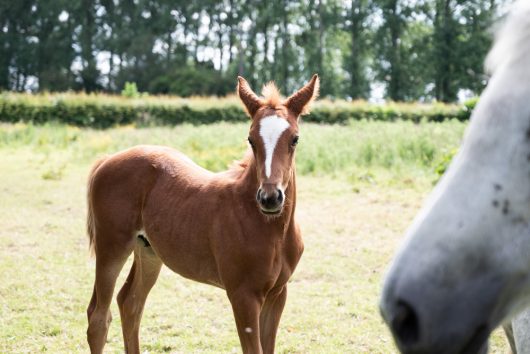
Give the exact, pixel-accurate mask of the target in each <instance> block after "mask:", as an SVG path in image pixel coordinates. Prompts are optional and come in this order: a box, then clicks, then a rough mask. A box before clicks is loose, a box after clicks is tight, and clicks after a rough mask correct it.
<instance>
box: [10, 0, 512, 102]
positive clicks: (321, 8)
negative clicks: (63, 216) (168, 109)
mask: <svg viewBox="0 0 530 354" xmlns="http://www.w3.org/2000/svg"><path fill="white" fill-rule="evenodd" d="M506 2H509V0H505V1H503V0H487V1H486V0H466V1H464V0H302V1H294V0H274V1H261V0H194V1H182V0H177V1H171V0H25V1H8V0H0V90H13V91H27V90H32V91H43V90H46V91H64V90H83V91H86V92H93V91H105V92H119V91H120V90H121V89H122V88H123V86H124V84H125V83H126V82H135V83H136V84H137V86H138V88H139V90H140V91H146V92H149V93H153V94H176V95H180V96H190V95H225V94H227V93H231V92H233V91H234V87H235V76H236V75H243V76H245V77H246V78H247V79H248V81H249V82H250V84H251V85H252V86H253V87H255V88H258V86H261V85H262V84H264V83H265V82H267V81H270V80H275V81H276V82H277V83H278V85H279V87H280V88H281V89H282V91H283V92H284V93H289V92H290V91H292V90H294V89H295V88H297V87H299V86H300V85H301V84H303V83H304V81H305V80H307V79H309V78H310V77H311V75H312V74H313V73H319V75H320V76H321V78H322V87H321V94H322V95H323V96H329V97H336V98H351V99H358V98H368V97H370V96H373V94H374V92H376V91H377V90H379V91H381V92H383V95H384V97H385V98H387V99H391V100H396V101H401V100H403V101H409V100H418V99H419V100H432V99H436V100H439V101H445V102H452V101H455V100H457V98H458V94H459V93H460V92H468V93H469V94H477V93H479V92H480V91H481V90H482V88H483V87H484V85H485V83H486V80H487V78H486V77H485V75H484V73H483V60H484V57H485V55H486V53H487V51H488V48H489V46H490V44H491V38H492V31H491V27H492V24H493V23H494V21H495V20H496V19H498V17H499V16H500V11H499V8H500V7H502V8H504V5H505V4H506Z"/></svg>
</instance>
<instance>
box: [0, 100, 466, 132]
mask: <svg viewBox="0 0 530 354" xmlns="http://www.w3.org/2000/svg"><path fill="white" fill-rule="evenodd" d="M475 102H476V100H473V101H469V103H468V104H464V105H450V104H441V103H434V104H418V103H415V104H412V103H392V102H391V103H387V104H384V105H379V104H372V103H367V102H364V101H354V102H347V101H344V100H337V101H330V100H322V101H319V102H317V103H316V104H315V106H314V108H313V110H312V112H311V114H310V115H308V116H305V117H304V118H303V119H304V121H307V122H315V123H327V124H334V123H347V122H348V121H349V120H362V119H366V120H382V121H395V120H412V121H414V122H419V121H422V120H427V121H437V122H440V121H443V120H447V119H458V120H466V119H468V118H469V116H470V113H471V110H472V109H473V107H474V104H475ZM247 119H248V118H247V117H246V115H245V113H244V111H243V109H242V106H241V104H240V103H239V101H238V100H237V98H236V97H227V98H216V97H197V98H189V99H184V98H179V97H164V96H160V97H159V96H152V97H150V96H149V97H139V98H134V99H131V98H125V97H120V96H110V95H102V94H97V95H85V94H74V93H64V94H40V95H32V94H16V93H3V94H0V122H10V123H15V122H32V123H35V124H43V123H46V122H61V123H66V124H70V125H75V126H81V127H94V128H107V127H111V126H115V125H122V124H135V125H175V124H181V123H192V124H205V123H212V122H217V121H227V122H238V121H246V120H247Z"/></svg>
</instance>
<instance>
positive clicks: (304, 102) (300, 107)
mask: <svg viewBox="0 0 530 354" xmlns="http://www.w3.org/2000/svg"><path fill="white" fill-rule="evenodd" d="M319 89H320V79H319V78H318V75H317V74H315V75H313V77H312V78H311V80H310V81H309V82H308V83H307V84H306V85H305V86H304V87H302V88H301V89H300V90H298V91H296V92H295V93H293V94H292V95H291V96H290V97H289V98H288V99H287V100H285V102H284V105H285V106H286V107H287V108H288V109H289V110H290V111H291V112H293V113H294V114H295V115H297V116H299V115H302V114H307V113H309V106H310V105H311V102H313V101H314V100H315V99H316V98H317V97H318V91H319Z"/></svg>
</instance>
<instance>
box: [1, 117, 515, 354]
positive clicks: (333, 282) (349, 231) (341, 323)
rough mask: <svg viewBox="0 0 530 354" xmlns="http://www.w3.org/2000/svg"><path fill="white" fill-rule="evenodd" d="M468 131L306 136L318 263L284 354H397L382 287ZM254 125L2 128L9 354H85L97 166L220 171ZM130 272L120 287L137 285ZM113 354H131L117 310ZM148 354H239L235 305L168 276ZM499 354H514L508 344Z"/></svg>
mask: <svg viewBox="0 0 530 354" xmlns="http://www.w3.org/2000/svg"><path fill="white" fill-rule="evenodd" d="M464 128H465V126H464V124H462V123H459V122H446V123H424V124H419V125H414V124H411V123H404V122H397V123H375V122H354V123H352V124H349V125H345V126H317V125H311V124H305V125H303V126H302V138H301V139H300V144H299V148H298V149H299V150H298V157H297V166H298V171H299V174H300V175H301V176H300V177H299V179H298V183H299V186H298V190H299V195H298V198H299V201H298V209H297V214H298V220H299V222H300V224H301V226H302V231H303V237H304V241H305V246H306V247H305V253H304V255H303V257H302V260H301V262H300V265H299V267H298V269H297V271H296V273H295V276H294V277H293V279H292V281H291V283H290V286H289V298H288V302H287V306H286V308H285V311H284V315H283V317H282V322H281V325H280V330H279V334H278V343H277V349H278V350H277V351H278V352H279V353H392V352H395V351H396V350H395V347H394V345H393V343H392V340H391V338H390V335H389V333H388V331H387V330H386V327H385V326H384V325H383V322H382V320H381V318H380V316H379V312H378V309H377V301H378V296H379V291H380V287H381V282H382V276H383V274H384V271H385V269H386V266H387V264H388V262H389V261H390V259H391V257H392V254H393V253H394V251H395V249H396V247H397V246H398V245H399V243H400V242H401V240H402V235H403V232H404V230H405V229H406V227H407V226H408V224H409V223H410V221H411V220H412V218H413V217H414V215H415V213H416V212H417V211H418V208H419V207H420V205H421V203H422V200H423V199H424V197H425V196H426V195H427V194H428V192H429V190H430V189H431V188H432V183H433V181H434V180H436V178H437V175H436V173H435V172H434V170H435V168H436V166H437V164H438V163H439V162H440V161H442V160H443V158H444V157H445V156H446V155H447V154H448V153H449V152H450V151H451V150H453V149H454V148H455V147H456V146H458V144H459V142H460V139H461V137H462V134H463V130H464ZM247 129H248V127H247V125H246V124H230V125H229V124H223V123H219V124H215V125H209V126H197V127H193V126H178V127H175V128H144V129H136V128H134V127H123V128H115V129H110V130H104V131H94V130H79V129H77V128H71V127H66V126H60V125H52V126H39V127H37V126H32V125H0V191H1V199H0V215H1V220H2V221H3V225H2V228H0V241H1V243H0V329H1V330H0V353H36V352H45V351H47V352H50V353H86V352H88V348H87V345H86V340H85V331H86V313H85V310H86V306H87V304H88V301H89V298H90V295H91V289H92V284H93V277H94V261H93V260H91V259H90V258H89V255H88V250H87V239H86V235H85V212H86V209H85V192H86V189H85V184H86V183H85V182H86V177H87V174H88V171H89V168H90V164H91V162H92V161H93V160H94V159H95V158H96V157H97V156H100V155H102V154H105V153H110V152H113V151H116V150H119V149H122V148H124V147H127V146H131V145H135V144H138V143H156V144H164V145H171V146H175V147H177V148H179V149H181V150H182V151H184V152H186V153H187V154H189V155H190V156H191V157H192V158H193V159H195V160H196V161H197V162H199V163H200V164H201V165H203V166H205V167H207V168H210V169H213V170H220V169H223V168H225V167H226V165H227V164H229V163H230V162H231V161H232V160H233V159H236V158H239V157H241V155H242V153H243V151H244V150H245V139H246V134H247V132H246V131H247ZM129 266H130V264H128V265H127V266H126V267H125V269H124V271H123V274H122V276H121V277H120V280H119V281H118V284H120V285H119V286H121V284H122V283H123V281H124V277H125V276H126V273H127V272H128V268H129ZM111 310H112V312H113V315H114V321H113V323H112V325H111V329H110V332H109V342H108V344H107V347H106V349H107V351H106V352H109V353H120V352H123V349H122V339H121V329H120V320H119V315H118V310H117V307H116V305H115V304H113V305H112V308H111ZM141 341H142V343H143V345H142V349H143V350H144V351H146V352H149V353H164V352H170V353H221V352H222V353H226V352H239V351H240V349H239V342H238V339H237V334H236V332H235V326H234V324H233V319H232V314H231V309H230V305H229V303H228V300H227V299H226V297H225V295H224V293H223V292H222V291H221V290H219V289H216V288H213V287H209V286H206V285H202V284H198V283H194V282H191V281H188V280H185V279H183V278H181V277H179V276H178V275H176V274H174V273H172V272H170V271H169V270H168V269H165V268H164V269H163V271H162V274H161V277H160V279H159V281H158V283H157V285H156V286H155V288H154V289H153V291H152V293H151V295H150V297H149V299H148V301H147V306H146V311H145V313H144V319H143V324H142V332H141ZM491 349H492V352H494V353H505V352H507V350H508V349H507V344H506V341H505V339H504V337H503V336H502V334H500V332H498V331H497V332H496V333H495V335H494V337H493V340H492V342H491Z"/></svg>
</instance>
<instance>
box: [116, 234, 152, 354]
mask: <svg viewBox="0 0 530 354" xmlns="http://www.w3.org/2000/svg"><path fill="white" fill-rule="evenodd" d="M161 267H162V261H161V260H160V258H158V256H157V255H156V254H155V253H154V252H153V250H152V249H151V247H144V246H143V245H142V244H140V243H137V245H136V248H135V250H134V263H133V265H132V268H131V271H130V273H129V276H128V277H127V280H126V281H125V284H124V285H123V287H122V288H121V290H120V292H119V294H118V306H119V308H120V316H121V322H122V330H123V340H124V344H125V352H126V353H127V354H131V353H140V341H139V338H138V336H139V332H140V321H141V320H142V313H143V309H144V305H145V301H146V299H147V295H148V294H149V291H150V290H151V289H152V288H153V285H155V282H156V280H157V279H158V275H159V274H160V268H161Z"/></svg>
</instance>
